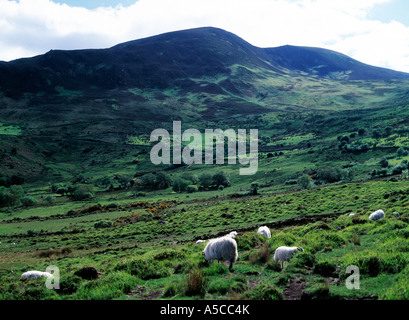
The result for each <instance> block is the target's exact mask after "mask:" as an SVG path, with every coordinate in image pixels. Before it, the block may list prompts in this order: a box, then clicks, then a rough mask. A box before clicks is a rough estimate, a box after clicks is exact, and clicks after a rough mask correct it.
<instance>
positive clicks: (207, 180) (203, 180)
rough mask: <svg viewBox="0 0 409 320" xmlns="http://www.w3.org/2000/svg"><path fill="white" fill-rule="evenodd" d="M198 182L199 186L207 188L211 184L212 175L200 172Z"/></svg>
mask: <svg viewBox="0 0 409 320" xmlns="http://www.w3.org/2000/svg"><path fill="white" fill-rule="evenodd" d="M199 183H200V186H201V187H203V188H205V189H207V188H210V187H211V186H212V185H213V177H212V175H211V174H209V173H202V174H201V175H200V176H199Z"/></svg>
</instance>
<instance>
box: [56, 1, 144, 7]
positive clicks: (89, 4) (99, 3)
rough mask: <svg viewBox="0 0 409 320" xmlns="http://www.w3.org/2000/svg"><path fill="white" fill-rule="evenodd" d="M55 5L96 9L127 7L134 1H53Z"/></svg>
mask: <svg viewBox="0 0 409 320" xmlns="http://www.w3.org/2000/svg"><path fill="white" fill-rule="evenodd" d="M54 2H56V3H65V4H67V5H69V6H71V7H84V8H87V9H96V8H98V7H116V6H117V5H122V6H123V7H127V6H129V5H131V4H134V3H135V2H136V1H135V0H122V1H114V0H86V1H82V0H65V1H61V0H55V1H54Z"/></svg>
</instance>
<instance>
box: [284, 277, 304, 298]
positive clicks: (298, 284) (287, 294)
mask: <svg viewBox="0 0 409 320" xmlns="http://www.w3.org/2000/svg"><path fill="white" fill-rule="evenodd" d="M304 288H305V281H303V280H302V279H301V278H300V277H297V278H295V279H294V280H293V281H292V282H291V283H290V285H289V286H288V287H286V288H285V289H284V300H301V297H302V294H303V291H304Z"/></svg>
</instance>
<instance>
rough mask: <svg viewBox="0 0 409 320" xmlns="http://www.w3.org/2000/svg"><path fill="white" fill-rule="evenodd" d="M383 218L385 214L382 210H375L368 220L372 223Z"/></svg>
mask: <svg viewBox="0 0 409 320" xmlns="http://www.w3.org/2000/svg"><path fill="white" fill-rule="evenodd" d="M383 217H385V212H383V210H381V209H379V210H376V211H375V212H372V213H371V214H370V215H369V219H370V220H372V221H376V220H379V219H382V218H383Z"/></svg>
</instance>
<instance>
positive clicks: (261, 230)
mask: <svg viewBox="0 0 409 320" xmlns="http://www.w3.org/2000/svg"><path fill="white" fill-rule="evenodd" d="M257 233H259V234H261V235H262V236H265V237H267V238H271V232H270V229H269V228H267V227H266V226H262V227H260V228H258V230H257Z"/></svg>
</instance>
